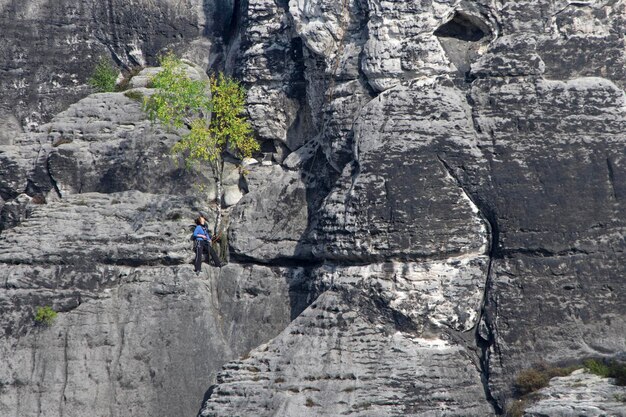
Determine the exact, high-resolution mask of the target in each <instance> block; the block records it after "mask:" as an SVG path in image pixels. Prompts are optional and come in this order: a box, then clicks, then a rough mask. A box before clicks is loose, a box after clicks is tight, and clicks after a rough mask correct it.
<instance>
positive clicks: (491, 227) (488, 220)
mask: <svg viewBox="0 0 626 417" xmlns="http://www.w3.org/2000/svg"><path fill="white" fill-rule="evenodd" d="M437 159H439V162H441V165H442V166H443V167H444V169H445V170H446V172H447V173H448V174H449V175H450V176H451V177H452V178H453V179H454V180H455V181H456V183H457V185H458V186H459V188H461V190H463V192H464V193H465V195H467V197H468V198H469V199H470V201H471V202H472V203H473V204H474V206H475V207H476V208H477V210H478V214H479V216H480V217H481V218H482V220H483V222H484V223H485V226H486V228H487V234H488V239H489V242H488V244H489V250H488V255H489V261H488V264H487V274H486V278H485V289H484V293H483V300H482V303H481V306H480V312H479V315H478V318H477V320H476V325H475V328H474V339H475V343H476V347H477V348H478V349H479V350H480V357H479V363H480V379H481V382H482V384H483V389H484V391H485V398H486V399H487V401H488V402H489V403H490V404H491V406H492V407H493V409H494V411H495V413H496V414H497V415H502V414H503V412H504V411H503V409H502V407H501V406H500V404H498V401H497V400H496V399H495V398H494V397H493V395H492V394H491V389H490V388H489V376H490V375H489V351H490V348H491V347H492V346H493V345H494V344H495V338H494V336H493V332H492V331H491V329H490V328H489V323H487V321H484V319H485V317H487V312H486V305H487V300H488V297H489V293H490V288H491V276H492V273H493V272H492V268H493V261H494V259H497V258H499V257H500V256H501V254H500V249H499V248H500V229H499V227H498V222H497V216H496V214H495V212H494V211H493V209H492V208H491V207H488V206H486V205H485V204H483V203H482V202H481V200H480V199H478V198H475V197H473V196H472V195H471V194H470V193H469V192H468V191H467V190H466V189H465V187H464V185H463V183H462V181H461V179H460V178H459V177H458V175H456V173H455V171H454V169H453V168H452V167H451V166H450V165H449V164H448V162H447V161H446V160H445V159H443V158H442V157H441V155H437ZM483 322H484V324H485V326H486V330H487V333H486V334H481V323H483Z"/></svg>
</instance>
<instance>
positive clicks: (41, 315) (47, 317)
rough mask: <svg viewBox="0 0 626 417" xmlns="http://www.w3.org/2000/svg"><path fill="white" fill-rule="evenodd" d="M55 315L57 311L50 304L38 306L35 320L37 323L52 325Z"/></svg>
mask: <svg viewBox="0 0 626 417" xmlns="http://www.w3.org/2000/svg"><path fill="white" fill-rule="evenodd" d="M56 317H57V312H56V311H54V310H53V309H52V307H50V306H45V307H38V308H37V313H36V314H35V322H37V323H38V324H45V325H46V326H50V325H52V322H54V319H55V318H56Z"/></svg>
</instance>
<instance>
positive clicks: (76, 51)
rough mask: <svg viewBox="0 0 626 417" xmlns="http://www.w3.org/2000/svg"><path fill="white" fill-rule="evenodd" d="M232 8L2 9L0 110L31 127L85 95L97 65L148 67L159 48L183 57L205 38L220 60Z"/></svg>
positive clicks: (66, 5)
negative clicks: (108, 62)
mask: <svg viewBox="0 0 626 417" xmlns="http://www.w3.org/2000/svg"><path fill="white" fill-rule="evenodd" d="M232 8H233V2H232V0H215V1H204V0H202V1H201V0H185V1H178V0H176V1H173V0H160V1H158V2H153V1H148V0H141V1H139V2H134V3H128V2H126V1H119V0H115V1H111V2H99V1H92V0H80V1H78V2H76V1H65V0H64V1H55V2H48V1H44V0H28V1H23V2H20V3H19V4H18V3H12V2H8V3H7V2H3V3H2V4H0V11H1V13H0V16H2V17H1V19H0V26H1V27H2V28H3V33H4V39H5V42H4V43H3V45H2V47H0V50H1V52H2V53H1V55H2V57H3V58H2V61H1V64H0V65H1V66H2V68H3V69H5V71H4V72H3V75H2V76H1V77H0V87H1V89H2V90H3V91H4V92H5V94H3V98H2V100H1V101H0V107H7V108H9V109H11V112H12V114H13V115H14V116H15V117H16V118H17V119H18V120H19V121H20V123H21V124H22V125H27V126H30V127H35V126H37V125H39V124H41V123H43V122H46V121H48V120H49V119H50V117H51V116H52V115H54V114H55V113H57V112H59V111H61V110H63V109H65V108H67V106H68V105H69V104H71V103H73V102H75V101H77V100H78V99H80V98H82V97H84V96H86V95H87V94H88V93H89V92H91V91H90V88H89V87H87V86H86V81H87V79H88V78H89V77H90V76H91V73H92V72H93V69H94V67H95V66H96V64H97V62H98V59H99V57H106V58H113V59H112V61H115V62H119V63H122V64H123V65H124V66H126V67H134V66H144V65H155V64H156V57H157V55H158V54H159V53H161V52H162V51H163V49H164V48H171V49H175V50H179V49H180V50H184V49H185V47H184V46H183V45H185V44H186V42H191V41H193V40H195V39H199V38H201V37H202V36H205V35H206V36H208V37H211V38H212V39H214V42H213V44H212V47H213V51H212V52H213V53H215V54H216V55H219V54H220V53H221V45H222V41H221V39H222V38H221V37H222V34H223V33H224V29H225V28H226V27H227V25H228V23H229V21H230V16H232ZM216 35H217V36H216Z"/></svg>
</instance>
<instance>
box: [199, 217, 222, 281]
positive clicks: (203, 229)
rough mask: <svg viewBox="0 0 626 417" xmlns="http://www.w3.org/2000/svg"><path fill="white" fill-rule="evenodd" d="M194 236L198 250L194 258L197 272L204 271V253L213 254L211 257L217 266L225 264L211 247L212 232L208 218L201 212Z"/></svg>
mask: <svg viewBox="0 0 626 417" xmlns="http://www.w3.org/2000/svg"><path fill="white" fill-rule="evenodd" d="M193 238H194V239H195V251H196V258H195V259H194V263H193V264H194V270H195V272H196V274H199V273H200V272H201V271H202V255H203V254H207V253H208V254H209V255H211V259H213V263H214V264H215V266H217V267H219V268H221V267H222V266H223V265H222V262H220V258H219V257H218V256H217V253H215V250H213V248H212V247H211V241H212V239H211V234H210V233H209V228H208V225H207V223H206V219H205V218H204V216H203V215H202V214H200V216H198V218H197V219H196V228H195V229H194V231H193Z"/></svg>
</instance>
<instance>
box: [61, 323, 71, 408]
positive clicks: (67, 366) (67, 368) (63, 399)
mask: <svg viewBox="0 0 626 417" xmlns="http://www.w3.org/2000/svg"><path fill="white" fill-rule="evenodd" d="M68 339H69V331H68V330H66V331H65V341H64V344H63V362H64V366H65V367H64V370H63V374H64V375H63V388H62V389H61V397H60V398H59V416H60V417H63V414H64V413H63V411H64V409H65V402H66V400H67V399H66V397H65V390H66V389H67V381H68V378H69V375H68V371H69V363H68V355H67V349H68V346H67V344H68Z"/></svg>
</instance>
